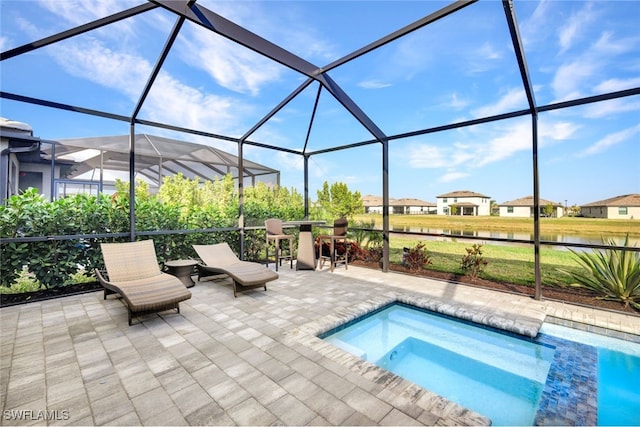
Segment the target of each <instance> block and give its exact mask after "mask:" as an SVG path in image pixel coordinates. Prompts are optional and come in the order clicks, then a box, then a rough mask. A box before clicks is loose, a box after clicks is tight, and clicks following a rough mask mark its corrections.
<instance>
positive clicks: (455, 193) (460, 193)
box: [438, 190, 489, 198]
mask: <svg viewBox="0 0 640 427" xmlns="http://www.w3.org/2000/svg"><path fill="white" fill-rule="evenodd" d="M441 197H486V198H488V197H489V196H485V195H484V194H480V193H476V192H473V191H468V190H460V191H452V192H451V193H446V194H441V195H439V196H438V198H441Z"/></svg>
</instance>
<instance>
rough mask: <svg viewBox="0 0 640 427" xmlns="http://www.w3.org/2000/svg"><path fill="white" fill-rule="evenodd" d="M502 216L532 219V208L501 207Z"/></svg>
mask: <svg viewBox="0 0 640 427" xmlns="http://www.w3.org/2000/svg"><path fill="white" fill-rule="evenodd" d="M500 216H505V217H513V218H529V217H531V207H529V206H500Z"/></svg>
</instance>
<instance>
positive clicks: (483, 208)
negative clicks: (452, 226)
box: [436, 197, 491, 216]
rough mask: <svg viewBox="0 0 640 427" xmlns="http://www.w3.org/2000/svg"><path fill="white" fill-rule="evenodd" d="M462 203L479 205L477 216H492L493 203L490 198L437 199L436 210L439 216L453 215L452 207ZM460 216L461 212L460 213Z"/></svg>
mask: <svg viewBox="0 0 640 427" xmlns="http://www.w3.org/2000/svg"><path fill="white" fill-rule="evenodd" d="M460 203H471V204H474V205H477V208H476V215H477V216H489V215H491V201H490V200H489V198H488V197H437V198H436V208H437V213H438V215H451V206H452V205H458V204H460ZM458 214H460V212H458Z"/></svg>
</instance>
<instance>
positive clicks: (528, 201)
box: [499, 196, 562, 206]
mask: <svg viewBox="0 0 640 427" xmlns="http://www.w3.org/2000/svg"><path fill="white" fill-rule="evenodd" d="M539 202H540V206H546V205H548V204H552V205H553V206H562V203H558V202H552V201H550V200H546V199H543V198H540V200H539ZM499 206H533V196H526V197H521V198H519V199H515V200H511V201H508V202H504V203H502V204H500V205H499Z"/></svg>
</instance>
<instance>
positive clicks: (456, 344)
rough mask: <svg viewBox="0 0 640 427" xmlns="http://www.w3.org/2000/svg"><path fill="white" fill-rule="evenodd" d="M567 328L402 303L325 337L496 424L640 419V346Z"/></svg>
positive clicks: (634, 420)
mask: <svg viewBox="0 0 640 427" xmlns="http://www.w3.org/2000/svg"><path fill="white" fill-rule="evenodd" d="M563 329H569V331H573V330H571V329H570V328H563V327H558V326H556V325H550V326H546V327H543V328H542V329H541V333H540V334H539V335H538V337H536V338H535V339H529V338H523V337H520V336H517V335H515V334H511V333H505V332H503V331H499V330H495V329H492V328H488V327H483V326H479V325H477V324H473V323H471V322H466V321H462V320H460V319H453V318H450V317H447V316H443V315H440V314H436V313H433V312H429V311H426V310H422V309H417V308H415V307H411V306H408V305H406V304H402V303H394V304H391V305H389V306H386V307H383V308H381V309H379V310H376V311H374V312H373V313H370V314H369V315H366V316H363V317H362V318H360V319H356V320H355V321H353V322H350V323H349V324H347V325H342V326H340V327H338V328H335V329H333V330H331V331H328V332H327V333H325V334H323V335H321V338H324V339H325V340H326V341H329V342H330V343H332V344H333V345H335V346H337V347H340V348H342V349H343V350H345V351H348V352H350V353H352V354H354V355H356V356H358V357H360V358H362V359H365V360H368V361H371V362H373V363H375V364H376V365H378V366H380V367H382V368H384V369H386V370H389V371H391V372H393V373H395V374H397V375H399V376H401V377H403V378H406V379H408V380H410V381H412V382H414V383H416V384H418V385H420V386H422V387H424V388H426V389H428V390H431V391H433V392H435V393H437V394H439V395H441V396H443V397H446V398H448V399H449V400H452V401H454V402H457V403H459V404H461V405H462V406H465V407H467V408H470V409H472V410H474V411H476V412H478V413H481V414H483V415H486V416H488V417H489V418H491V420H492V423H493V424H494V425H532V424H574V425H575V424H582V425H587V424H590V425H593V424H596V423H598V424H601V425H605V424H618V425H620V424H638V422H639V420H637V417H638V415H637V412H638V411H637V410H636V408H638V405H639V404H640V401H639V400H638V399H640V391H638V390H637V386H636V385H635V384H638V383H640V377H638V376H639V375H640V365H638V363H640V344H633V343H626V342H624V341H623V343H626V344H625V351H624V352H620V351H617V350H614V349H615V348H617V347H616V345H617V344H618V343H615V344H614V345H609V344H607V345H604V344H603V343H596V345H593V343H589V340H588V339H586V338H585V337H584V336H580V334H577V333H574V334H573V335H571V336H567V335H566V333H565V331H563ZM576 332H579V331H576ZM563 333H565V335H564V336H563ZM588 335H594V334H588ZM609 347H613V348H609ZM627 347H628V348H627ZM634 352H637V354H634ZM608 407H611V408H612V409H615V410H609V409H608ZM625 408H626V409H625Z"/></svg>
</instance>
